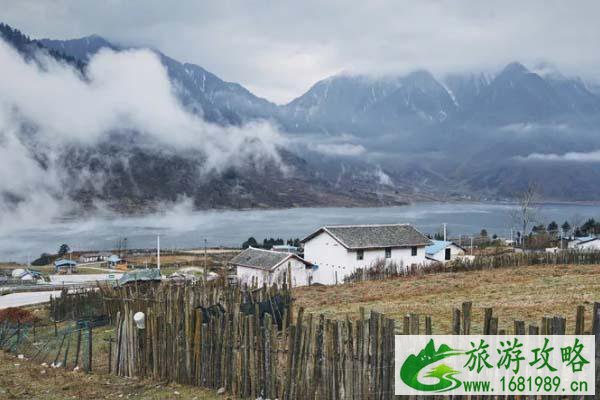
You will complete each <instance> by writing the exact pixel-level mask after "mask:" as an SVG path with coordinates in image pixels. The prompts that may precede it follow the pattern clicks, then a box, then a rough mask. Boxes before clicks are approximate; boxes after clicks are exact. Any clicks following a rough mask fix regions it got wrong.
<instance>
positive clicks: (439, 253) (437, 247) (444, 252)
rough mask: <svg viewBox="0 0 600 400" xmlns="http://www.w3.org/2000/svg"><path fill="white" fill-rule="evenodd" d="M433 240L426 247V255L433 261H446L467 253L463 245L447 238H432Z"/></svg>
mask: <svg viewBox="0 0 600 400" xmlns="http://www.w3.org/2000/svg"><path fill="white" fill-rule="evenodd" d="M432 242H433V243H432V244H430V245H429V246H427V247H425V255H426V257H427V258H428V259H429V260H431V261H439V262H446V261H450V260H454V259H455V258H456V257H459V256H463V255H465V253H466V251H465V249H464V248H463V247H461V246H459V245H457V244H456V243H454V242H450V241H447V240H432Z"/></svg>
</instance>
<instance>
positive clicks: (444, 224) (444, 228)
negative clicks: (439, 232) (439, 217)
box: [444, 222, 446, 242]
mask: <svg viewBox="0 0 600 400" xmlns="http://www.w3.org/2000/svg"><path fill="white" fill-rule="evenodd" d="M445 241H446V223H445V222H444V242H445Z"/></svg>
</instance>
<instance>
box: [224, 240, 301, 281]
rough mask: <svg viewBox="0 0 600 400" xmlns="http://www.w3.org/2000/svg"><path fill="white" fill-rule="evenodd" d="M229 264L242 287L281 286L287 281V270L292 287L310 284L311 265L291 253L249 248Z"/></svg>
mask: <svg viewBox="0 0 600 400" xmlns="http://www.w3.org/2000/svg"><path fill="white" fill-rule="evenodd" d="M229 264H230V265H231V266H232V267H234V268H235V269H236V277H237V281H238V283H240V284H242V285H243V284H247V285H256V286H263V284H266V285H267V286H271V285H273V284H275V283H277V284H278V285H281V284H282V283H283V282H284V281H286V280H287V279H288V276H287V274H288V270H289V273H291V283H292V286H293V287H295V286H306V285H309V284H310V283H311V276H312V264H311V263H309V262H306V261H305V260H303V259H302V258H300V257H299V256H298V255H296V254H292V253H284V252H280V251H272V250H264V249H257V248H254V247H249V248H247V249H246V250H244V251H242V252H241V253H240V254H238V255H237V256H235V257H234V258H233V259H232V260H231V261H230V262H229Z"/></svg>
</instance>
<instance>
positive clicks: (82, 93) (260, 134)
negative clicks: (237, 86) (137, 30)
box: [0, 40, 283, 228]
mask: <svg viewBox="0 0 600 400" xmlns="http://www.w3.org/2000/svg"><path fill="white" fill-rule="evenodd" d="M0 65H2V73H1V74H0V225H1V226H2V227H3V228H6V227H7V226H9V225H18V224H19V221H24V220H25V219H26V218H25V217H27V216H31V217H32V218H33V219H39V218H42V219H46V220H48V219H49V218H52V217H55V216H60V215H63V214H64V213H66V212H69V211H72V210H73V208H72V206H73V204H72V203H71V202H70V201H69V199H68V196H66V194H65V193H66V191H67V190H66V189H65V186H66V184H67V182H66V179H67V177H66V174H65V171H63V170H62V168H61V167H60V165H61V163H60V161H61V158H62V157H69V156H70V154H69V153H68V151H69V150H67V149H74V148H87V149H90V148H91V149H93V148H94V147H95V146H97V145H99V144H102V143H112V142H111V141H112V140H113V138H114V135H115V134H117V135H122V136H127V137H129V138H131V140H134V141H135V143H137V144H140V145H143V146H146V147H148V148H151V149H156V150H157V151H174V152H181V151H183V152H184V153H185V154H187V155H188V156H190V157H193V158H194V159H198V160H202V171H201V172H203V173H214V172H216V173H220V172H221V171H223V170H225V169H228V168H231V167H238V168H244V167H245V166H246V165H248V164H252V165H258V166H260V165H261V163H264V164H266V163H267V162H268V163H273V162H274V163H275V164H277V165H279V166H280V167H282V168H283V165H282V162H281V160H280V158H279V153H278V150H277V148H278V146H279V145H280V144H281V143H282V137H281V135H280V134H279V132H278V131H277V130H276V129H275V128H274V127H273V126H271V125H270V124H268V123H252V124H248V125H244V126H231V127H222V126H218V125H214V124H211V123H207V122H206V121H204V120H203V119H202V118H201V117H200V116H198V115H195V114H192V113H190V112H188V111H187V110H186V109H185V108H184V107H183V106H182V105H181V103H180V102H179V100H178V97H177V91H176V90H177V89H176V88H175V86H174V85H172V84H171V82H170V80H169V78H168V75H167V71H166V69H165V68H164V66H163V65H162V64H161V62H160V60H159V58H158V57H157V56H156V55H155V54H154V53H153V52H151V51H148V50H134V51H123V52H114V51H112V50H103V51H101V52H100V53H98V54H97V55H96V56H94V57H92V58H91V60H90V62H89V64H88V66H87V68H86V72H85V76H83V75H82V74H81V73H80V71H78V70H76V69H75V68H73V67H71V66H70V65H65V64H63V63H60V62H57V61H56V60H55V59H53V58H51V57H49V56H47V55H46V54H45V53H42V52H40V53H39V54H36V55H35V57H34V60H25V59H24V58H23V57H22V56H21V55H20V54H19V53H18V52H17V51H16V50H15V49H14V48H12V47H11V46H10V45H8V44H7V43H5V42H4V41H2V40H0ZM89 173H90V172H89V171H81V173H80V177H79V178H81V179H84V178H85V176H86V175H87V176H89ZM72 178H73V177H69V179H72ZM97 178H98V179H96V180H95V181H96V182H102V179H101V178H102V177H97Z"/></svg>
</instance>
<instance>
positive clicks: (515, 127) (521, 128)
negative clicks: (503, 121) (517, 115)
mask: <svg viewBox="0 0 600 400" xmlns="http://www.w3.org/2000/svg"><path fill="white" fill-rule="evenodd" d="M499 130H500V131H501V132H510V133H521V134H527V133H534V132H540V131H542V132H543V131H554V132H567V131H568V130H569V125H567V124H538V123H530V122H525V123H517V124H510V125H505V126H503V127H501V128H500V129H499Z"/></svg>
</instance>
